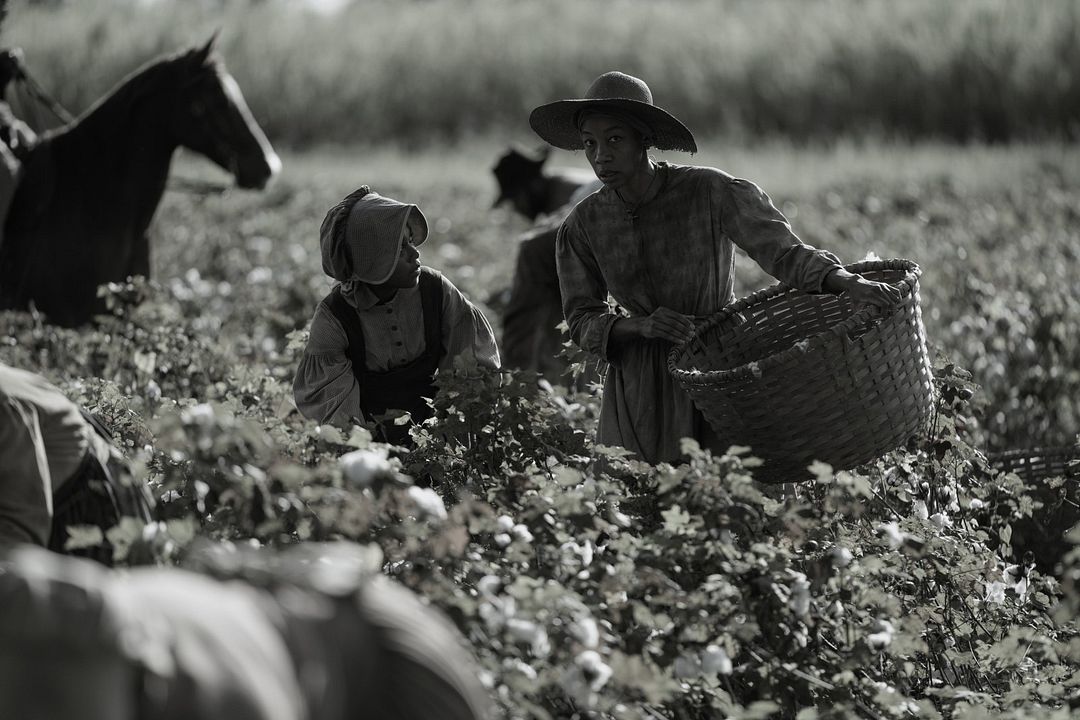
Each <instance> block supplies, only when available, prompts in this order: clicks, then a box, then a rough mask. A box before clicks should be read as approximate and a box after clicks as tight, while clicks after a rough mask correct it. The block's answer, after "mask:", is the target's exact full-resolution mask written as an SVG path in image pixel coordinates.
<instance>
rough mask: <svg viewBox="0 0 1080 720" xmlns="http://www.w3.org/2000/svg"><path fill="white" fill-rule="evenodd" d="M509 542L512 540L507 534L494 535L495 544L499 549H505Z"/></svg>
mask: <svg viewBox="0 0 1080 720" xmlns="http://www.w3.org/2000/svg"><path fill="white" fill-rule="evenodd" d="M511 540H513V538H511V537H510V534H509V533H495V544H496V545H498V546H499V547H506V546H507V545H509V544H510V542H511Z"/></svg>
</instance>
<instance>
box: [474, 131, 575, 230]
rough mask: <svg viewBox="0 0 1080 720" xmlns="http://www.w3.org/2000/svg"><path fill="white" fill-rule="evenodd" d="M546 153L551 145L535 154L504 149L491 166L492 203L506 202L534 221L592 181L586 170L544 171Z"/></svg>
mask: <svg viewBox="0 0 1080 720" xmlns="http://www.w3.org/2000/svg"><path fill="white" fill-rule="evenodd" d="M549 153H550V148H545V149H543V150H540V151H538V152H535V153H532V152H529V151H527V150H522V149H521V148H517V147H511V148H510V149H509V150H507V151H506V154H504V155H503V156H502V157H500V158H499V162H498V163H496V164H495V167H494V168H493V169H492V172H494V173H495V179H496V180H497V181H498V182H499V197H498V198H496V200H495V205H496V206H498V205H500V204H502V203H504V202H507V201H509V202H510V203H511V205H513V207H514V209H515V210H517V211H518V212H519V213H521V214H522V215H524V216H525V217H527V218H529V219H530V220H535V219H536V218H537V217H538V216H539V215H541V214H544V213H551V212H555V211H556V210H558V209H559V208H561V207H562V206H563V205H565V204H566V203H567V202H569V201H570V198H571V197H572V196H573V195H574V193H575V192H577V191H578V190H579V189H580V188H581V187H582V186H583V185H587V184H589V183H590V182H593V181H594V180H595V178H594V177H593V175H592V173H590V172H587V171H580V170H572V169H566V168H563V169H559V170H553V171H550V172H545V171H544V163H545V162H546V161H547V159H548V155H549Z"/></svg>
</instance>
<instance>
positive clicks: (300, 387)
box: [293, 304, 364, 425]
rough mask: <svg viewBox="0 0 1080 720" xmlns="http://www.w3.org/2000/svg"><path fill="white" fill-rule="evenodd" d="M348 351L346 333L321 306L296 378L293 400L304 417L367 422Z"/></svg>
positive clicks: (312, 321) (327, 421)
mask: <svg viewBox="0 0 1080 720" xmlns="http://www.w3.org/2000/svg"><path fill="white" fill-rule="evenodd" d="M348 347H349V339H348V336H347V335H346V334H345V329H344V328H342V327H341V323H339V322H338V320H337V318H335V317H334V314H333V313H332V312H330V311H329V310H328V309H327V308H326V306H325V305H322V304H320V305H319V307H318V308H317V309H316V310H315V316H314V317H313V318H312V320H311V331H310V334H309V337H308V344H307V347H306V348H305V349H304V353H303V355H302V356H301V357H300V364H299V366H298V367H297V369H296V375H295V376H294V378H293V399H294V400H295V401H296V407H297V409H298V410H299V411H300V414H301V415H303V416H304V417H307V418H311V419H312V420H316V421H318V422H321V423H333V424H335V425H347V424H349V423H351V422H353V421H354V420H355V421H360V422H363V421H364V414H363V413H362V412H361V410H360V383H359V382H357V380H356V376H355V375H354V374H353V370H352V362H351V361H350V360H349V355H348Z"/></svg>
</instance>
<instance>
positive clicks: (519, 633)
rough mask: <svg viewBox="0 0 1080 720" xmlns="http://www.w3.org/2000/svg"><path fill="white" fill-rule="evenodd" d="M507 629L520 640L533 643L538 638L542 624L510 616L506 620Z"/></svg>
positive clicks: (511, 635)
mask: <svg viewBox="0 0 1080 720" xmlns="http://www.w3.org/2000/svg"><path fill="white" fill-rule="evenodd" d="M506 631H507V632H508V633H510V637H512V638H514V639H515V640H517V641H518V642H525V643H531V642H533V641H534V640H536V636H537V633H539V632H540V626H539V625H537V624H536V623H534V622H532V621H530V620H522V619H520V618H510V619H509V620H507V621H506Z"/></svg>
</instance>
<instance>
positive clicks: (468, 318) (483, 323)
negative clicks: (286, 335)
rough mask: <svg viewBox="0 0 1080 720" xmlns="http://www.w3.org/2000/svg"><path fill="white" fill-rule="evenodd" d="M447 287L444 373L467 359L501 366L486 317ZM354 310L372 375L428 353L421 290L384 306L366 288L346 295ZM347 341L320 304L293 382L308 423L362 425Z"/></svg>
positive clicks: (405, 292) (444, 289)
mask: <svg viewBox="0 0 1080 720" xmlns="http://www.w3.org/2000/svg"><path fill="white" fill-rule="evenodd" d="M439 277H440V279H441V280H442V300H443V318H442V341H443V347H444V348H445V349H446V354H445V355H444V356H443V359H442V361H441V362H440V364H439V369H440V371H446V370H449V369H450V368H452V367H453V366H454V359H455V358H456V357H458V356H462V357H463V358H465V359H467V360H471V361H473V362H475V363H476V364H478V365H482V366H484V367H488V368H497V367H499V363H500V359H499V350H498V347H497V346H496V345H495V335H494V333H493V332H492V330H491V325H490V324H488V321H487V318H485V317H484V314H483V313H482V312H480V310H479V309H477V308H476V307H475V306H474V305H473V304H472V303H471V302H469V300H468V299H467V298H466V297H465V296H464V295H462V294H461V291H460V290H458V289H457V287H455V286H454V284H453V283H451V282H450V281H449V280H447V279H446V277H444V276H442V275H440V276H439ZM345 299H346V302H348V303H349V305H351V306H352V307H353V308H355V309H356V312H357V316H358V317H359V319H360V328H361V330H362V332H363V334H364V352H365V360H366V365H367V369H368V370H370V371H373V372H385V371H386V370H390V369H393V368H396V367H401V366H402V365H407V364H408V363H410V362H412V361H413V360H415V359H416V358H418V357H420V355H421V354H423V352H424V349H425V343H424V316H423V308H422V306H421V302H420V288H419V287H418V286H417V287H412V288H408V289H406V290H399V291H398V292H397V293H396V294H395V295H394V297H392V298H391V299H390V300H388V301H387V302H385V303H380V302H379V299H378V298H377V297H376V296H375V294H374V293H372V292H371V290H370V289H368V288H367V286H364V285H358V287H357V290H356V291H355V292H353V293H348V294H346V295H345ZM348 347H349V340H348V336H347V335H346V334H345V329H344V328H343V327H342V326H341V323H339V322H338V320H337V318H336V317H334V314H333V313H332V312H331V311H330V310H329V309H327V308H326V307H325V305H323V304H320V305H319V307H318V308H317V309H316V310H315V316H314V317H313V318H312V320H311V332H310V337H309V338H308V344H307V347H306V348H305V350H304V354H303V356H302V357H301V358H300V365H299V366H298V367H297V370H296V377H295V378H294V379H293V397H294V399H295V400H296V406H297V408H298V409H299V410H300V412H301V413H302V414H303V415H304V416H305V417H309V418H312V419H315V420H318V421H319V422H333V423H337V424H348V423H350V422H352V421H353V419H357V420H361V421H363V419H364V416H363V414H362V413H361V411H360V384H359V381H358V380H357V379H356V376H355V375H354V374H353V371H352V363H351V362H350V361H349V357H348Z"/></svg>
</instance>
